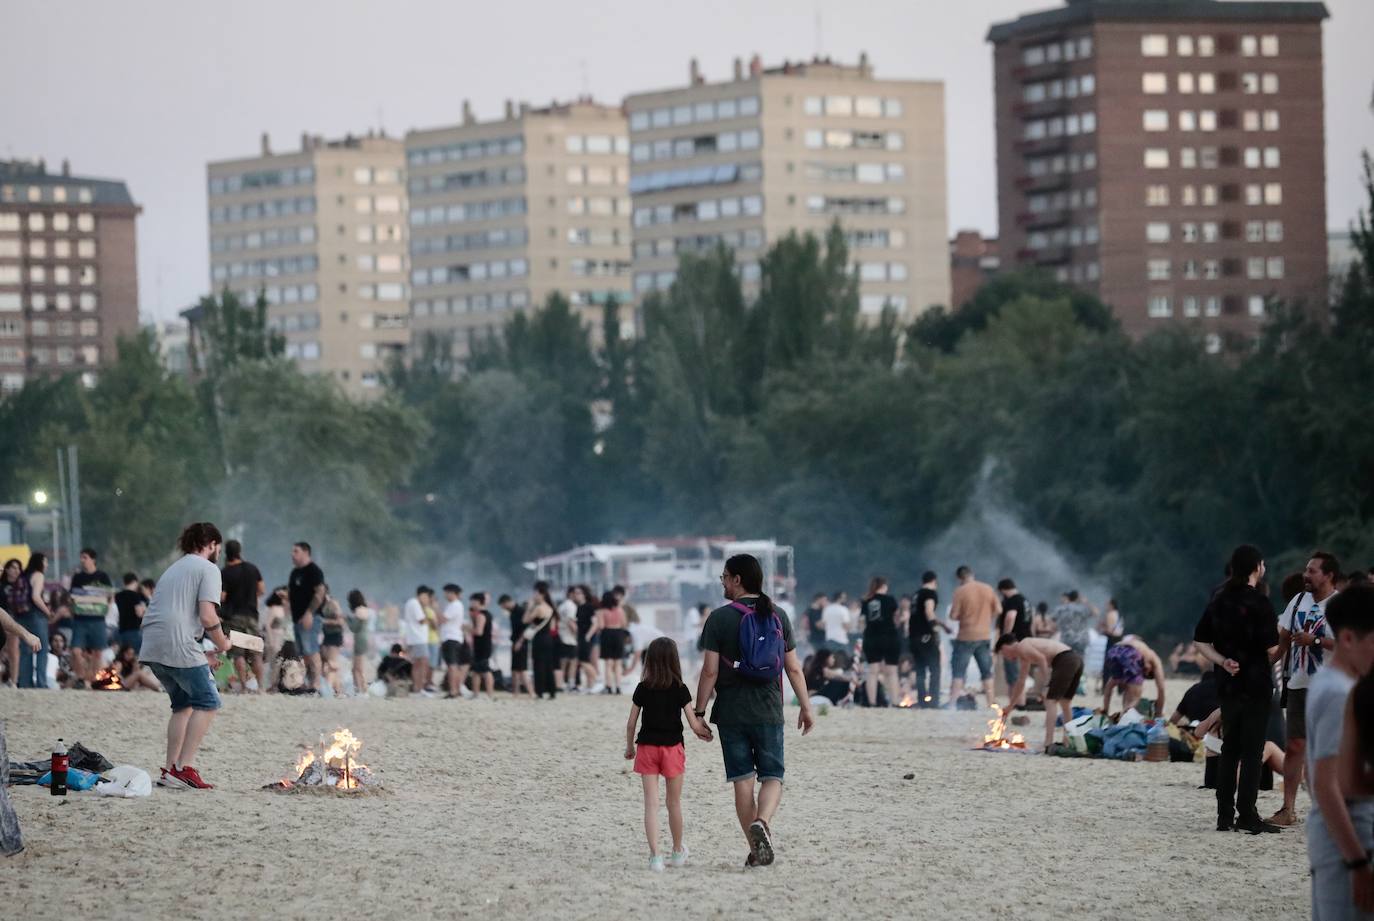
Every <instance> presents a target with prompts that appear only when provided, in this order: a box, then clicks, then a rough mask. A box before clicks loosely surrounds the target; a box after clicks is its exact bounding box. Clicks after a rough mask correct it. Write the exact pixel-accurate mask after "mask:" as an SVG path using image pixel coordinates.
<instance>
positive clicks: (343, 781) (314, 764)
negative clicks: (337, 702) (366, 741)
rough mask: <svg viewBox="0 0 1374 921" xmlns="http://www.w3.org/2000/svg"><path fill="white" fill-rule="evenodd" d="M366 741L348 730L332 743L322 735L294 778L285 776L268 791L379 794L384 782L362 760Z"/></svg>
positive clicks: (298, 764) (305, 753)
mask: <svg viewBox="0 0 1374 921" xmlns="http://www.w3.org/2000/svg"><path fill="white" fill-rule="evenodd" d="M362 747H363V743H362V740H361V739H359V738H357V737H356V736H354V735H353V733H352V732H351V731H349V730H347V729H340V730H338V731H337V732H335V733H334V736H333V739H332V740H326V739H325V737H324V736H323V735H322V736H320V744H319V745H318V746H317V747H316V748H307V749H306V750H305V751H303V752H302V753H301V756H300V757H299V758H298V759H296V764H295V767H294V768H292V770H293V772H294V775H295V776H294V778H293V777H283V778H282V779H281V780H278V781H276V782H275V783H270V784H268V785H267V786H266V787H264V788H263V789H264V790H277V791H282V792H291V793H296V792H305V791H311V792H336V793H352V794H357V793H368V792H379V791H380V790H381V786H382V782H381V781H380V780H379V779H378V778H377V776H376V775H375V774H373V773H372V771H370V770H368V767H367V765H365V764H363V763H362V762H360V761H359V760H358V752H359V751H360V750H361V749H362Z"/></svg>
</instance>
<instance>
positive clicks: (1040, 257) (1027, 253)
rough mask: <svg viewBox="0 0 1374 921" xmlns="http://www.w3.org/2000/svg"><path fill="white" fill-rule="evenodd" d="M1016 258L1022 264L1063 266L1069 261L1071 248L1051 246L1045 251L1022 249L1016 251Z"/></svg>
mask: <svg viewBox="0 0 1374 921" xmlns="http://www.w3.org/2000/svg"><path fill="white" fill-rule="evenodd" d="M1016 257H1017V258H1018V259H1019V260H1020V261H1022V262H1033V263H1035V264H1036V265H1062V264H1064V263H1065V262H1068V261H1069V248H1068V247H1067V246H1049V247H1046V248H1045V249H1020V250H1017V251H1016Z"/></svg>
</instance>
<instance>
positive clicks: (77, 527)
mask: <svg viewBox="0 0 1374 921" xmlns="http://www.w3.org/2000/svg"><path fill="white" fill-rule="evenodd" d="M67 474H68V475H69V476H70V477H71V478H72V505H71V510H70V511H69V512H68V513H67V514H68V515H70V516H71V523H70V524H71V529H72V544H73V549H74V553H73V555H72V559H73V560H74V559H76V553H79V552H80V551H81V548H82V547H83V546H84V543H83V541H82V536H81V472H80V470H79V469H78V467H77V464H76V445H67Z"/></svg>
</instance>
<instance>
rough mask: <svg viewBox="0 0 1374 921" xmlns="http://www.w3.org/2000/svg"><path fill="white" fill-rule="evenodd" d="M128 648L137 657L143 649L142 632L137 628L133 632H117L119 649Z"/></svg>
mask: <svg viewBox="0 0 1374 921" xmlns="http://www.w3.org/2000/svg"><path fill="white" fill-rule="evenodd" d="M125 646H130V647H132V648H133V650H134V655H138V654H139V652H140V651H142V649H143V631H142V630H139V629H137V628H135V629H133V630H121V631H119V648H120V649H123V648H124V647H125Z"/></svg>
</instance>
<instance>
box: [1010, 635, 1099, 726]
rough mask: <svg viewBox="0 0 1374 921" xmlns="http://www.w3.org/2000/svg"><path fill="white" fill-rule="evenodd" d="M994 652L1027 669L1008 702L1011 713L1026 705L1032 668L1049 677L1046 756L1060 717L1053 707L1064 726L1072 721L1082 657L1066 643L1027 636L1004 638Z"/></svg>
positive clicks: (1019, 676) (1046, 696)
mask: <svg viewBox="0 0 1374 921" xmlns="http://www.w3.org/2000/svg"><path fill="white" fill-rule="evenodd" d="M994 652H997V653H1000V654H1001V655H1002V657H1003V658H1006V659H1011V660H1012V661H1014V662H1023V663H1025V665H1026V667H1025V668H1023V669H1021V670H1020V674H1019V675H1018V676H1017V678H1016V684H1015V686H1013V687H1012V689H1011V692H1010V694H1009V696H1008V698H1007V710H1008V711H1010V710H1012V709H1014V708H1016V707H1017V706H1020V705H1022V704H1024V703H1025V696H1026V679H1027V678H1028V677H1029V676H1030V670H1031V668H1033V667H1035V666H1039V667H1040V668H1042V669H1044V672H1043V674H1048V675H1049V676H1050V677H1049V680H1048V681H1047V682H1046V683H1045V693H1044V697H1045V752H1046V753H1049V752H1050V751H1051V750H1052V749H1053V747H1054V724H1055V720H1056V718H1057V717H1058V716H1059V714H1057V713H1056V712H1055V704H1056V703H1057V704H1059V710H1060V713H1062V714H1063V717H1064V725H1065V726H1067V725H1068V724H1069V723H1070V722H1071V721H1072V720H1073V696H1074V694H1075V693H1076V692H1077V691H1078V683H1079V682H1080V681H1082V680H1083V657H1082V656H1081V655H1079V654H1078V653H1077V652H1075V651H1074V650H1073V649H1070V648H1069V646H1068V644H1067V643H1061V642H1059V641H1058V640H1047V639H1042V638H1040V637H1035V636H1028V637H1025V638H1024V639H1020V640H1018V639H1017V638H1016V637H1015V635H1013V634H1010V633H1008V634H1004V635H1003V636H1002V637H1000V638H999V639H998V640H997V648H996V649H995V650H994Z"/></svg>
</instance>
